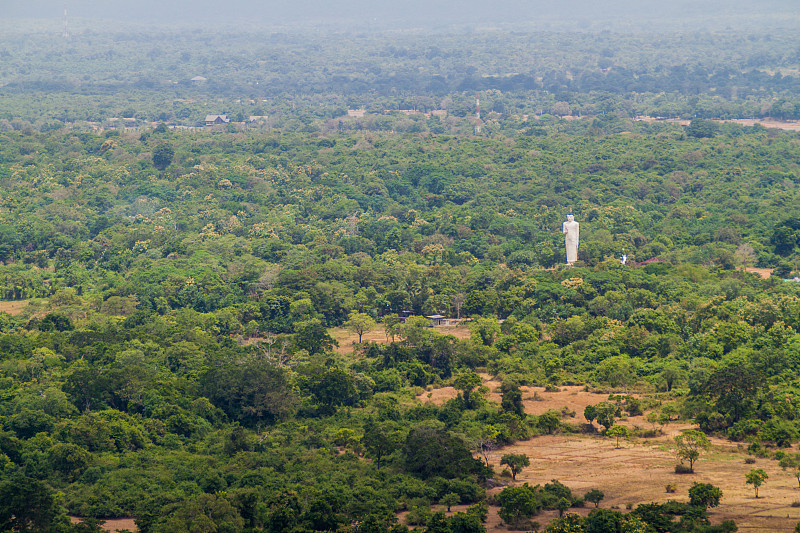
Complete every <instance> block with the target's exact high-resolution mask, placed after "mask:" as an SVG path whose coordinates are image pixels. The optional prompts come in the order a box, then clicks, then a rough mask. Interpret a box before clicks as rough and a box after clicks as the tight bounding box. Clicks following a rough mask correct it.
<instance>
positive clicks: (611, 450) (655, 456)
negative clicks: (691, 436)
mask: <svg viewBox="0 0 800 533" xmlns="http://www.w3.org/2000/svg"><path fill="white" fill-rule="evenodd" d="M483 377H484V384H485V385H487V386H489V388H490V389H491V390H492V392H491V393H490V394H489V396H488V399H489V400H491V401H499V399H500V396H499V394H498V393H497V392H495V389H496V388H497V387H498V386H499V383H498V382H497V381H492V380H490V379H488V378H489V376H483ZM534 393H536V394H537V396H538V397H540V398H541V400H533V399H532V398H533V395H534ZM455 395H456V391H455V390H453V388H452V387H444V388H441V389H436V390H433V391H429V392H424V393H423V394H421V395H420V396H419V399H420V400H421V401H423V402H426V401H430V402H433V403H436V404H441V403H442V402H444V401H446V400H447V399H449V398H453V397H455ZM607 398H608V395H606V394H596V393H591V392H585V391H584V390H583V387H562V388H561V391H560V392H545V391H544V388H542V387H523V400H524V404H525V411H526V412H527V413H530V414H541V413H544V412H546V411H548V410H550V409H555V410H561V408H562V407H564V406H566V407H568V409H569V410H571V411H575V412H576V416H575V417H574V418H567V419H566V420H565V421H567V422H572V423H585V422H586V420H585V418H584V417H583V408H584V407H585V406H586V405H589V404H596V403H599V402H601V401H603V400H606V399H607ZM619 423H620V424H624V425H627V426H628V427H629V428H631V429H632V428H634V427H637V426H638V427H640V428H649V427H650V426H649V424H647V423H646V422H645V421H644V417H643V416H637V417H630V418H627V419H622V420H620V421H619ZM690 427H692V426H691V425H689V424H686V423H674V422H673V423H671V424H669V425H667V426H665V427H664V435H663V436H661V437H658V438H654V439H632V440H630V441H627V442H624V443H621V447H620V448H619V449H616V448H615V443H614V441H613V440H612V439H607V438H604V437H601V436H599V435H588V434H568V435H548V436H542V437H536V438H533V439H530V440H528V441H525V442H518V443H516V444H514V445H511V446H506V447H505V448H502V449H500V450H495V451H493V452H492V453H491V454H490V455H489V461H490V463H491V464H492V466H493V467H494V469H495V472H498V473H499V472H501V471H502V470H503V468H504V467H501V466H500V458H501V457H502V456H503V455H505V454H507V453H524V454H526V455H527V456H528V457H529V458H530V461H531V466H530V467H528V468H526V469H525V470H523V471H522V472H521V473H519V474H518V475H517V481H516V482H514V483H516V484H522V483H529V484H531V485H537V484H544V483H547V482H549V481H551V480H553V479H557V480H559V481H560V482H562V483H564V484H565V485H567V486H568V487H570V489H572V490H573V492H574V493H575V494H576V495H583V494H585V493H586V492H588V491H589V490H591V489H593V488H597V489H600V490H602V491H603V492H604V493H605V499H604V500H603V501H602V502H601V507H617V508H619V509H620V510H623V511H624V510H625V509H626V506H627V505H629V504H630V505H632V506H633V507H635V506H636V505H637V504H639V503H648V502H664V501H666V500H669V499H674V500H678V501H688V490H689V488H690V487H691V486H692V484H693V483H695V482H697V483H712V484H714V485H716V486H718V487H720V488H721V489H722V492H723V494H724V496H723V498H722V503H721V505H720V506H719V507H718V508H716V509H713V510H711V512H710V515H711V521H712V523H715V524H717V523H720V522H721V521H723V520H728V519H732V520H734V521H736V524H737V526H738V527H739V531H748V532H773V531H793V530H794V526H795V524H797V523H798V522H800V507H792V506H791V504H792V502H800V489H799V488H798V483H797V480H796V479H795V478H794V477H792V476H791V475H790V474H789V473H787V472H784V471H782V469H781V468H780V467H779V466H778V463H777V461H774V460H769V459H761V458H759V459H757V462H756V464H750V465H748V464H745V462H744V459H745V457H748V456H747V455H746V454H745V453H744V451H743V450H742V447H741V446H740V445H738V444H737V443H733V442H729V441H727V440H722V439H711V441H712V449H711V451H710V452H708V453H706V454H704V455H703V456H701V458H700V460H699V461H698V462H697V463H696V464H695V474H693V475H686V474H683V475H681V474H675V473H674V467H675V464H676V463H677V462H678V461H677V459H676V458H675V455H674V453H673V452H672V450H671V444H672V439H673V438H674V436H675V435H677V434H679V433H680V432H681V431H683V430H686V429H689V428H690ZM752 468H763V469H764V470H766V471H767V473H768V474H769V479H768V480H767V481H766V482H765V484H764V485H763V486H762V487H761V489H760V490H759V498H758V499H756V498H755V497H754V491H753V488H752V487H751V486H750V485H747V484H745V474H746V473H747V472H749V471H750V470H751V469H752ZM667 484H674V485H675V486H676V489H677V490H676V492H675V493H674V494H668V493H667V492H666V485H667ZM500 490H502V489H500V488H496V489H492V490H490V491H489V492H490V493H496V492H499V491H500ZM463 507H464V506H460V507H454V508H453V509H452V511H453V512H456V511H459V510H463ZM591 507H592V505H591V504H589V505H588V506H587V507H586V508H584V509H573V510H571V511H574V512H577V513H579V514H582V515H586V514H588V513H589V511H591ZM554 516H556V513H555V512H549V513H542V514H541V515H539V516H536V517H534V518H533V520H534V521H536V522H539V523H540V524H542V525H545V524H547V523H548V522H549V521H550V520H551V519H552V518H553V517H554ZM486 527H487V531H490V532H501V531H507V529H506V528H505V527H504V526H502V525H501V520H500V518H499V516H498V515H497V508H496V507H493V508H490V512H489V519H488V521H487V524H486Z"/></svg>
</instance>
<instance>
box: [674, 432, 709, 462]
mask: <svg viewBox="0 0 800 533" xmlns="http://www.w3.org/2000/svg"><path fill="white" fill-rule="evenodd" d="M710 446H711V443H710V442H709V441H708V437H706V434H705V433H703V432H702V431H698V430H696V429H690V430H689V431H685V432H684V433H681V434H680V435H678V436H677V437H675V454H676V455H677V456H678V459H680V460H681V463H683V462H684V461H689V472H692V473H694V463H695V461H697V459H698V458H699V457H700V453H701V452H704V451H706V450H708V448H709V447H710Z"/></svg>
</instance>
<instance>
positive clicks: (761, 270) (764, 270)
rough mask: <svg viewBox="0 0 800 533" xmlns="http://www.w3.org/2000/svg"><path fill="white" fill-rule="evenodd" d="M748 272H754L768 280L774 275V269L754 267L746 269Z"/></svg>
mask: <svg viewBox="0 0 800 533" xmlns="http://www.w3.org/2000/svg"><path fill="white" fill-rule="evenodd" d="M745 270H746V271H747V272H754V273H756V274H758V275H759V276H761V277H762V278H764V279H767V278H768V277H770V276H771V275H772V270H773V269H772V268H754V267H747V268H745Z"/></svg>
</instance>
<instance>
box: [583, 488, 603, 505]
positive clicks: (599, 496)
mask: <svg viewBox="0 0 800 533" xmlns="http://www.w3.org/2000/svg"><path fill="white" fill-rule="evenodd" d="M605 496H606V495H605V494H604V493H603V491H601V490H598V489H592V490H590V491H589V492H587V493H586V494H584V496H583V499H584V500H586V501H587V502H591V503H593V504H594V506H595V507H597V506H599V505H600V502H601V501H602V500H603V498H605Z"/></svg>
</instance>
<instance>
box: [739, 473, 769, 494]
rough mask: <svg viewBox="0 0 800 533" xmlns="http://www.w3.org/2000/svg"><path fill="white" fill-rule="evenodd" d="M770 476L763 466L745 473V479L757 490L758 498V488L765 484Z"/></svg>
mask: <svg viewBox="0 0 800 533" xmlns="http://www.w3.org/2000/svg"><path fill="white" fill-rule="evenodd" d="M768 478H769V475H768V474H767V473H766V472H765V471H764V469H763V468H754V469H752V470H751V471H750V472H748V473H747V474H746V475H745V481H746V482H747V484H748V485H753V488H754V489H755V491H756V498H758V488H759V487H760V486H761V485H763V484H764V482H765V481H766V480H767V479H768Z"/></svg>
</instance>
